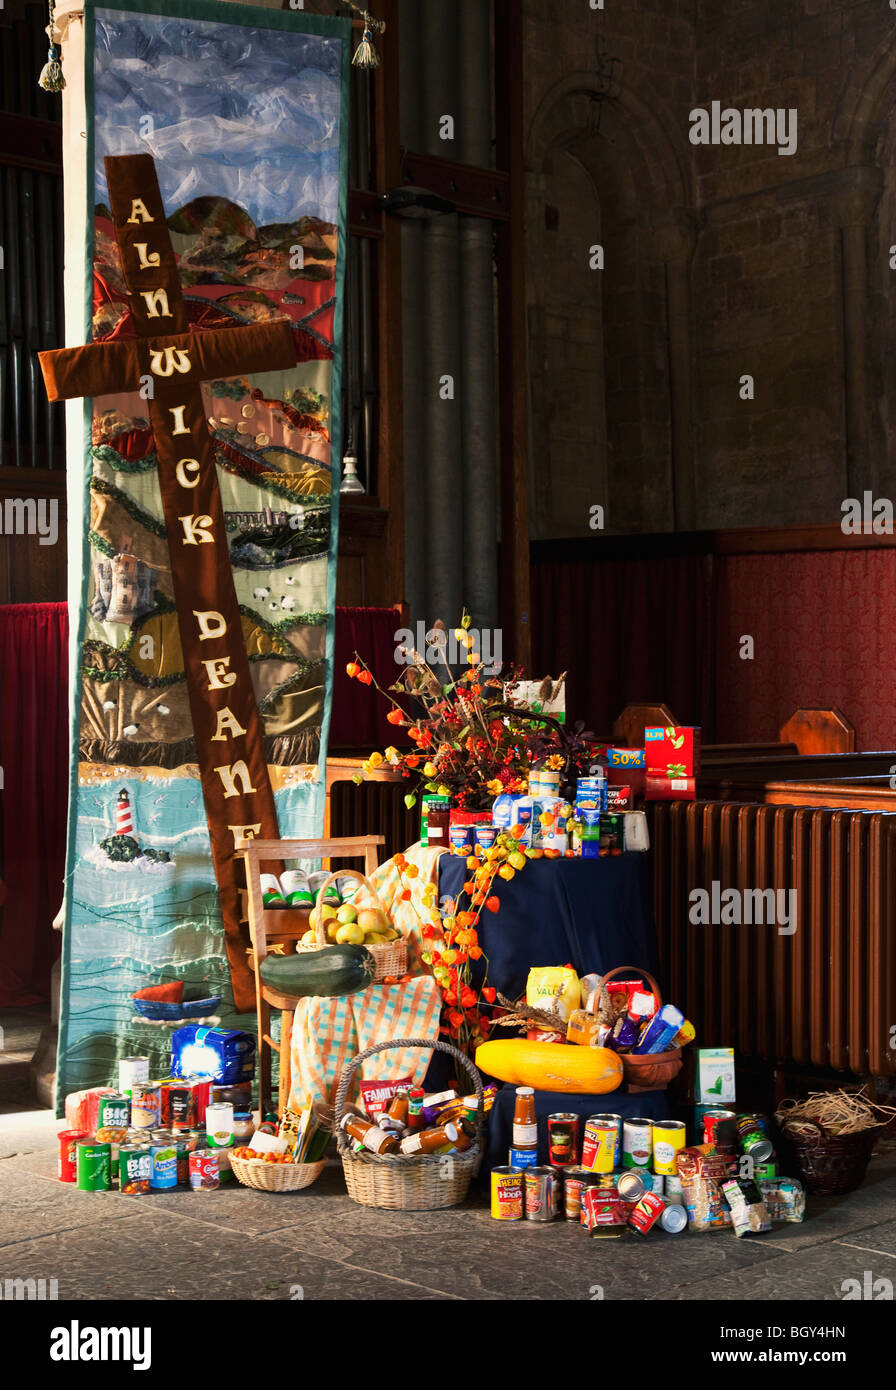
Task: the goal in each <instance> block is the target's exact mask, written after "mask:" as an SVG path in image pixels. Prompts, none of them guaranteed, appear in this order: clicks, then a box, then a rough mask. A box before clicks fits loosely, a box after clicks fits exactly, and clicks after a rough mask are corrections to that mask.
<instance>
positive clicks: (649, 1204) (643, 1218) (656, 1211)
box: [628, 1192, 666, 1236]
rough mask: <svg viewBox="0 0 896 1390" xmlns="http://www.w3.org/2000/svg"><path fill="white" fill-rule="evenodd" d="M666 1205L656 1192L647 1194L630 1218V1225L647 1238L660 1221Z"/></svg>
mask: <svg viewBox="0 0 896 1390" xmlns="http://www.w3.org/2000/svg"><path fill="white" fill-rule="evenodd" d="M665 1209H666V1204H665V1202H664V1201H663V1199H662V1197H657V1195H656V1193H655V1192H645V1194H644V1196H643V1197H642V1198H641V1200H640V1202H639V1203H638V1205H637V1206H636V1207H635V1209H634V1211H633V1212H632V1213H631V1215H630V1216H629V1218H628V1224H629V1225H630V1226H631V1227H632V1228H633V1229H634V1230H636V1231H637V1232H638V1233H639V1234H640V1235H642V1236H646V1235H647V1233H648V1231H652V1230H653V1228H654V1226H655V1225H656V1223H657V1222H658V1221H659V1219H660V1217H661V1216H662V1214H663V1212H664V1211H665Z"/></svg>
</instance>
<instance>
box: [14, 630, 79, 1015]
mask: <svg viewBox="0 0 896 1390" xmlns="http://www.w3.org/2000/svg"><path fill="white" fill-rule="evenodd" d="M67 642H68V613H67V610H66V605H65V604H64V603H29V604H11V605H9V606H8V607H0V767H2V769H3V791H2V811H3V880H4V889H5V902H4V905H3V914H2V921H0V1006H2V1007H4V1008H16V1007H25V1006H27V1005H29V1004H39V1003H43V1002H44V1001H46V1000H47V999H49V997H50V968H51V966H52V964H53V961H54V960H55V958H56V956H57V955H58V952H59V945H60V941H61V938H60V936H59V934H58V933H57V932H54V931H53V929H52V923H53V918H54V917H55V916H56V913H57V912H58V911H59V906H60V904H61V902H62V891H63V876H64V873H65V821H66V810H67V805H68V763H69V740H68V699H67V688H68V687H67V664H68V663H67V659H66V646H67Z"/></svg>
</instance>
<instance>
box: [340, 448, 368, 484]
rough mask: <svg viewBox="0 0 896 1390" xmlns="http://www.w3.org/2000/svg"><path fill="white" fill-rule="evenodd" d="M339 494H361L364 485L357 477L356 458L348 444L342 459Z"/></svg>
mask: <svg viewBox="0 0 896 1390" xmlns="http://www.w3.org/2000/svg"><path fill="white" fill-rule="evenodd" d="M339 491H340V492H363V491H364V484H363V483H362V482H361V479H360V478H359V477H358V456H357V454H356V453H355V451H354V448H353V446H352V445H351V444H350V445H349V446H348V449H347V450H346V452H345V455H344V456H343V459H342V483H341V485H340V488H339Z"/></svg>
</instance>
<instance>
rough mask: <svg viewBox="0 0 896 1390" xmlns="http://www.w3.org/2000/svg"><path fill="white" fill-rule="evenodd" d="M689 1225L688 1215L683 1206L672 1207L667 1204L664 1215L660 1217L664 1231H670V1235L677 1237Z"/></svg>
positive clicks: (675, 1205)
mask: <svg viewBox="0 0 896 1390" xmlns="http://www.w3.org/2000/svg"><path fill="white" fill-rule="evenodd" d="M687 1224H688V1214H687V1212H686V1211H685V1209H684V1207H683V1206H681V1205H680V1204H676V1203H672V1204H671V1205H669V1204H667V1205H666V1206H665V1207H664V1208H663V1213H662V1216H661V1217H660V1225H661V1226H662V1228H663V1230H664V1231H668V1232H669V1234H670V1235H673V1236H677V1235H678V1233H679V1231H683V1230H684V1228H685V1227H686V1226H687Z"/></svg>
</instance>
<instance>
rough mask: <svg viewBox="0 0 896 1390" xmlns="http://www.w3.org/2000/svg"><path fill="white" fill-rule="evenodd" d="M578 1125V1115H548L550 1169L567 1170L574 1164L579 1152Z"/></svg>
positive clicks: (579, 1121)
mask: <svg viewBox="0 0 896 1390" xmlns="http://www.w3.org/2000/svg"><path fill="white" fill-rule="evenodd" d="M580 1124H581V1120H580V1117H579V1116H578V1115H572V1114H564V1113H558V1114H556V1115H548V1163H550V1164H551V1166H552V1167H554V1168H568V1167H569V1165H570V1164H571V1163H575V1161H576V1159H577V1157H578V1152H579V1127H580Z"/></svg>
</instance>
